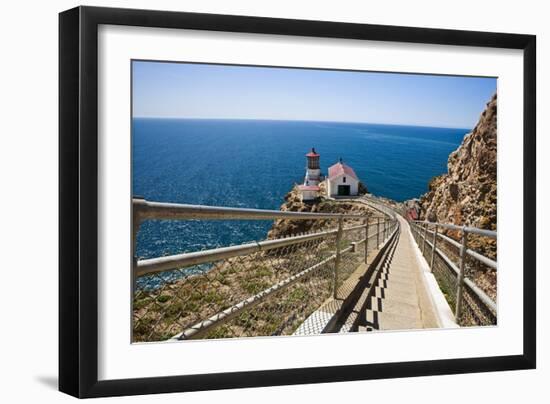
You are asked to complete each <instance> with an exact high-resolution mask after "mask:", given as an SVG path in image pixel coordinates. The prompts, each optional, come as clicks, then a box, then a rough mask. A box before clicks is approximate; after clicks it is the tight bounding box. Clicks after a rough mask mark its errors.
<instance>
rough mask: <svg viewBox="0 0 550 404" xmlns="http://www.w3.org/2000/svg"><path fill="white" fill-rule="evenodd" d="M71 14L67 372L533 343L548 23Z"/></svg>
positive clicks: (66, 17) (395, 364)
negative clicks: (486, 27)
mask: <svg viewBox="0 0 550 404" xmlns="http://www.w3.org/2000/svg"><path fill="white" fill-rule="evenodd" d="M59 27H60V31H59V32H60V45H59V46H60V52H59V55H60V60H59V79H60V89H59V92H60V93H59V96H60V105H59V111H60V112H59V114H60V115H59V116H60V118H59V124H60V129H59V139H60V140H59V144H60V162H59V164H60V174H59V178H60V208H59V209H60V224H59V226H60V255H59V259H60V265H59V282H60V283H59V284H60V289H59V290H60V295H59V299H60V304H59V306H60V322H59V336H60V337H59V344H60V354H59V355H60V357H59V386H60V390H61V391H63V392H65V393H68V394H71V395H73V396H76V397H101V396H114V395H131V394H148V393H162V392H180V391H193V390H208V389H222V388H239V387H256V386H272V385H285V384H299V383H322V382H334V381H346V380H360V379H378V378H396V377H410V376H426V375H440V374H456V373H466V372H487V371H499V370H513V369H531V368H534V367H535V358H536V355H535V352H536V342H535V334H536V332H535V331H536V330H535V309H536V307H535V301H536V296H535V257H536V251H535V245H536V243H535V233H536V232H535V226H536V222H535V174H536V173H535V120H536V116H535V110H536V108H535V100H536V86H535V66H536V63H535V60H536V59H535V54H536V53H535V52H536V40H535V37H534V36H532V35H520V34H504V33H488V32H471V31H454V30H443V29H425V28H411V27H396V26H380V25H365V24H350V23H339V22H326V21H309V20H286V19H273V18H260V17H245V16H228V15H213V14H196V13H180V12H165V11H152V10H149V11H146V10H125V9H108V8H94V7H78V8H75V9H71V10H68V11H65V12H63V13H61V14H60V18H59Z"/></svg>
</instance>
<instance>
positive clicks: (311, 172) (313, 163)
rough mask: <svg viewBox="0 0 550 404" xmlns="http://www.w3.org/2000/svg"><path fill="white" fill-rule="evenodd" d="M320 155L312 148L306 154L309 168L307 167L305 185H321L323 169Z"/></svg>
mask: <svg viewBox="0 0 550 404" xmlns="http://www.w3.org/2000/svg"><path fill="white" fill-rule="evenodd" d="M319 157H320V156H319V154H318V153H317V152H316V151H315V147H312V148H311V151H310V152H309V153H308V154H306V158H307V166H306V178H305V181H304V183H305V185H319V182H320V181H321V167H320V166H319Z"/></svg>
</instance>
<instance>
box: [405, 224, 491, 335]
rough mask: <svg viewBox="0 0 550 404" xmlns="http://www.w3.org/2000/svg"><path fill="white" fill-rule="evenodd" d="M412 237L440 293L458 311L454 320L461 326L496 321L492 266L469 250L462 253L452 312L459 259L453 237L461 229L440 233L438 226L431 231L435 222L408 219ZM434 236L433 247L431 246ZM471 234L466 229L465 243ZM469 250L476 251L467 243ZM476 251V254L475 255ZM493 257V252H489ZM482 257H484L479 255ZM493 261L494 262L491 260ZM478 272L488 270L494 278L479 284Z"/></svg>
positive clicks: (458, 250) (459, 235) (458, 248)
mask: <svg viewBox="0 0 550 404" xmlns="http://www.w3.org/2000/svg"><path fill="white" fill-rule="evenodd" d="M411 230H412V233H413V236H414V239H415V241H416V243H417V245H418V246H419V248H420V250H421V252H422V254H423V256H424V258H425V259H426V261H427V262H428V263H429V265H430V267H431V270H432V273H433V274H434V277H435V278H436V280H437V282H438V284H439V287H440V289H441V291H442V293H443V294H444V296H445V298H446V299H447V302H448V303H449V306H450V307H451V309H452V310H453V312H455V314H458V316H457V317H458V318H457V319H456V321H457V323H458V324H460V325H461V326H479V325H495V324H496V322H497V311H496V304H495V303H494V302H495V300H496V269H495V268H493V267H490V266H489V265H487V262H488V261H491V260H490V259H489V260H487V257H480V258H476V257H474V256H473V255H472V254H466V253H465V254H464V256H463V257H464V265H463V268H464V283H463V288H462V292H461V304H460V310H459V313H456V307H457V297H458V289H459V284H460V280H459V273H460V262H461V254H460V252H461V244H460V243H459V242H458V241H456V240H455V238H459V239H460V237H462V234H461V232H460V233H459V232H456V231H455V232H454V233H456V234H453V233H451V234H448V235H445V234H441V230H442V229H440V228H438V232H437V233H436V231H435V225H434V224H430V225H428V226H426V225H425V224H424V225H422V226H421V225H419V224H417V223H411ZM434 237H435V247H436V248H435V249H434ZM472 237H477V238H479V237H480V236H479V235H477V234H476V235H472V234H469V233H466V239H467V240H466V245H468V241H469V240H470V238H472ZM467 248H468V250H467V251H469V252H473V254H475V253H476V251H473V250H471V249H470V248H469V247H467ZM479 255H480V254H479V253H478V254H477V257H479ZM493 256H494V257H496V253H495V254H494V255H493ZM483 258H485V260H484V261H481V259H483ZM495 265H496V262H495ZM480 273H488V274H490V276H493V277H494V278H495V280H494V282H487V283H489V284H490V285H487V284H485V285H483V284H480V283H481V282H479V279H482V277H480Z"/></svg>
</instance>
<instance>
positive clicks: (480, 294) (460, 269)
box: [411, 220, 497, 320]
mask: <svg viewBox="0 0 550 404" xmlns="http://www.w3.org/2000/svg"><path fill="white" fill-rule="evenodd" d="M411 223H412V225H413V228H414V231H415V232H416V233H417V235H418V237H419V238H420V239H421V240H422V241H423V248H422V249H421V250H422V252H423V253H424V249H425V245H426V244H428V246H429V247H431V248H432V260H431V264H430V269H432V270H433V265H434V262H433V254H436V253H437V254H438V255H439V256H440V257H441V258H442V259H443V261H444V262H445V264H446V265H447V266H448V267H449V268H450V269H451V270H452V271H453V272H454V273H455V274H456V276H457V279H458V282H457V291H456V307H455V318H456V319H457V320H458V319H459V318H460V314H461V303H462V293H463V287H464V286H466V287H468V288H469V289H470V291H471V292H472V293H474V295H476V296H477V298H478V299H480V300H481V301H482V302H483V304H485V305H486V306H487V307H489V309H490V310H492V311H493V312H494V313H496V312H497V305H496V303H495V302H494V301H493V300H492V299H491V298H490V297H489V296H488V295H487V294H486V293H485V292H484V291H483V290H481V289H480V288H479V287H478V286H477V285H476V284H475V283H474V282H472V281H471V280H470V279H468V278H466V277H465V276H464V267H465V256H466V255H469V256H471V257H472V258H474V259H476V260H478V261H480V262H481V263H483V264H485V265H487V266H489V267H490V268H493V269H496V268H497V262H496V261H494V260H492V259H490V258H488V257H485V256H484V255H482V254H479V253H478V252H475V251H473V250H471V249H469V248H468V242H467V241H468V238H467V236H468V233H473V234H478V235H482V236H486V237H491V238H496V236H497V233H496V232H495V231H491V230H483V229H478V228H475V227H468V226H462V227H460V226H456V225H451V224H444V223H438V222H429V221H420V220H412V221H411ZM430 225H431V226H434V228H435V230H436V231H431V232H429V233H430V235H434V241H437V237H440V238H442V239H443V240H445V241H448V242H449V243H451V244H452V245H454V246H455V247H457V248H459V250H460V263H459V266H457V265H456V264H455V263H454V262H452V260H451V259H450V258H449V257H448V256H447V255H446V254H445V253H443V251H441V249H439V248H437V247H436V245H435V243H432V242H430V241H429V240H428V236H427V234H428V226H430ZM438 227H443V228H447V229H452V230H458V231H460V232H462V242H461V243H459V242H457V241H456V240H453V239H451V238H450V237H447V236H445V235H443V234H441V233H438V232H437V228H438ZM422 228H423V230H424V234H422V232H421V231H420V229H422Z"/></svg>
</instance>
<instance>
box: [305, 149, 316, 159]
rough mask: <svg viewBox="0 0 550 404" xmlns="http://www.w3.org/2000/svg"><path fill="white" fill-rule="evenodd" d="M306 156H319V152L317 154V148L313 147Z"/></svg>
mask: <svg viewBox="0 0 550 404" xmlns="http://www.w3.org/2000/svg"><path fill="white" fill-rule="evenodd" d="M306 157H319V154H317V152H316V151H315V148H314V147H312V148H311V151H310V152H309V153H308V154H306Z"/></svg>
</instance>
